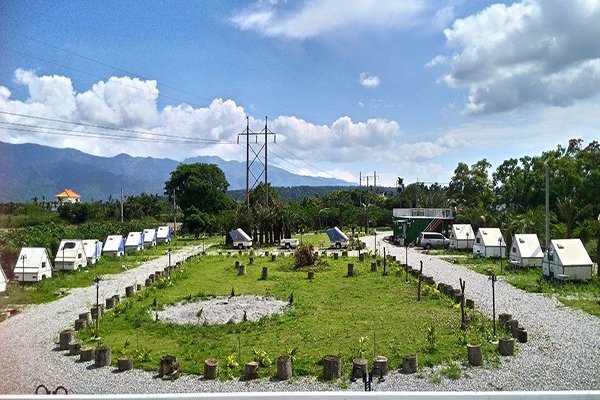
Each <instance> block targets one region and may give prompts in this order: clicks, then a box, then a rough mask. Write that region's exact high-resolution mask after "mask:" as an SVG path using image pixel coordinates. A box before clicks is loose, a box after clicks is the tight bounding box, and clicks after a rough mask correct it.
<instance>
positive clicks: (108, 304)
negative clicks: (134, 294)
mask: <svg viewBox="0 0 600 400" xmlns="http://www.w3.org/2000/svg"><path fill="white" fill-rule="evenodd" d="M105 303H106V309H107V310H110V309H111V308H113V307H114V306H115V299H114V297H109V298H107V299H106V301H105Z"/></svg>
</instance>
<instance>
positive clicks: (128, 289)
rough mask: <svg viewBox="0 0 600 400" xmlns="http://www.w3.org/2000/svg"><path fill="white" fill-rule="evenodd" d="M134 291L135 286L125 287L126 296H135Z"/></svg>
mask: <svg viewBox="0 0 600 400" xmlns="http://www.w3.org/2000/svg"><path fill="white" fill-rule="evenodd" d="M133 293H135V288H134V287H133V286H126V287H125V297H131V296H133Z"/></svg>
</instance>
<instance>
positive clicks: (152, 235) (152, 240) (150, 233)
mask: <svg viewBox="0 0 600 400" xmlns="http://www.w3.org/2000/svg"><path fill="white" fill-rule="evenodd" d="M154 246H156V229H144V247H154Z"/></svg>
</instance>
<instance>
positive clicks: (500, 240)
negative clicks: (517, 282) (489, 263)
mask: <svg viewBox="0 0 600 400" xmlns="http://www.w3.org/2000/svg"><path fill="white" fill-rule="evenodd" d="M502 242H503V239H502V237H499V238H498V251H499V252H500V272H502Z"/></svg>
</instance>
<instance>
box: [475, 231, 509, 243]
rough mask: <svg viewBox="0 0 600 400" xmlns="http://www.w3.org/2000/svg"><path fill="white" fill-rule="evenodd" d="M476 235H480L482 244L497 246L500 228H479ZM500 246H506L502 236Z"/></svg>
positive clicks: (500, 235)
mask: <svg viewBox="0 0 600 400" xmlns="http://www.w3.org/2000/svg"><path fill="white" fill-rule="evenodd" d="M477 235H479V236H480V237H481V241H482V242H483V245H484V246H490V247H494V246H495V247H498V239H500V238H502V232H500V228H479V230H478V231H477ZM502 246H506V243H505V242H504V238H502Z"/></svg>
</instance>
